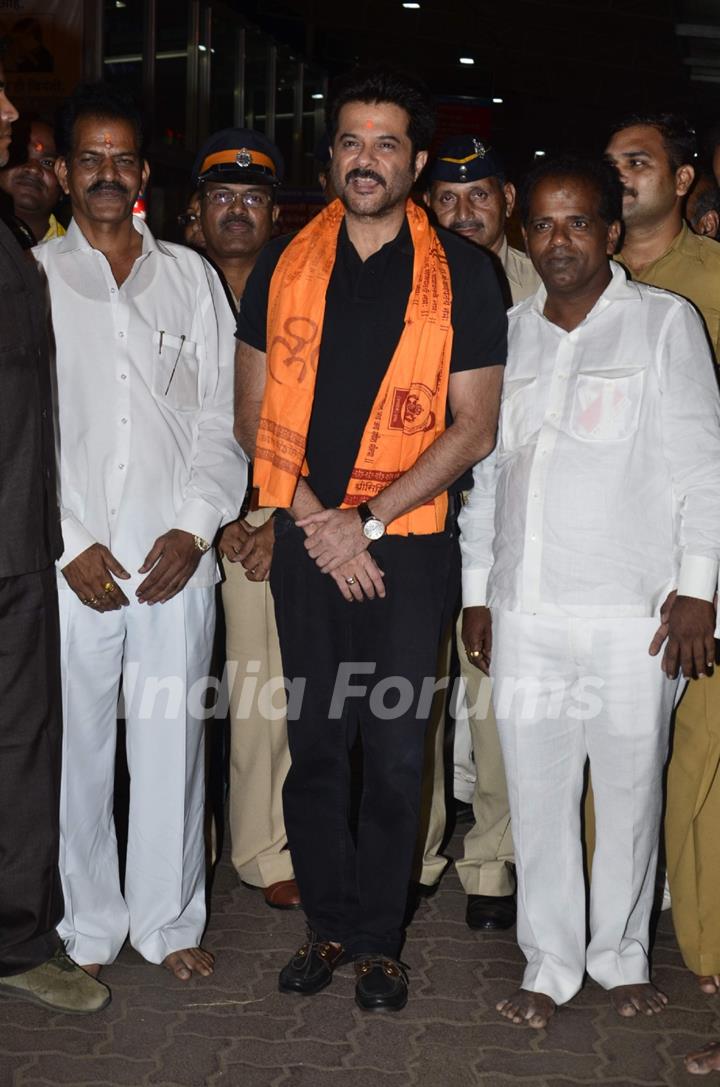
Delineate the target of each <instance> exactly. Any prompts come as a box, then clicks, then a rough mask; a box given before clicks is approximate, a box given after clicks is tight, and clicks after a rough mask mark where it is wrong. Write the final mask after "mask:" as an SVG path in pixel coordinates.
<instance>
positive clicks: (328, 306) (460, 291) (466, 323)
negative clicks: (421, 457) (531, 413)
mask: <svg viewBox="0 0 720 1087" xmlns="http://www.w3.org/2000/svg"><path fill="white" fill-rule="evenodd" d="M438 234H439V236H440V240H441V242H442V245H443V248H444V250H445V253H446V255H447V260H448V267H449V270H450V280H451V284H452V315H451V321H452V327H453V348H452V356H451V360H450V370H451V372H452V373H458V372H460V371H463V370H477V369H479V368H481V367H484V366H497V365H501V364H503V363H504V362H505V357H506V354H507V318H506V316H505V306H504V304H503V299H502V294H501V291H500V287H499V285H498V280H497V276H496V274H495V270H494V268H493V267H492V264H491V262H490V260H489V258H488V257H487V255H486V254H485V253H483V251H482V250H481V249H480V248H478V247H477V246H472V245H468V244H467V242H466V241H465V240H464V239H462V238H458V237H456V236H455V235H454V234H451V233H450V232H449V231H445V230H439V231H438ZM292 237H293V236H292V235H286V236H285V237H281V238H275V239H273V241H271V242H270V243H269V244H268V245H267V246H266V248H265V249H264V250H263V252H262V253H261V254H260V256H259V257H258V260H257V262H256V264H255V267H254V268H253V270H252V272H251V273H250V277H249V279H248V281H247V284H246V286H245V293H244V294H243V297H242V303H241V306H240V315H239V318H238V325H237V337H238V339H240V340H242V341H243V342H244V343H247V344H249V345H250V346H251V347H255V348H257V350H258V351H265V350H266V347H267V335H266V332H267V327H266V326H267V308H268V295H269V290H270V280H271V279H272V275H273V272H274V271H275V267H276V265H277V263H278V261H279V259H280V257H281V255H282V253H283V251H284V250H285V248H286V247H287V246H288V245H289V243H290V242H291V241H292ZM413 256H414V250H413V243H412V237H411V235H410V229H409V227H408V223H407V219H406V220H405V222H404V224H403V226H402V228H401V230H400V232H399V234H398V235H397V237H395V238H394V239H393V241H391V242H388V243H387V244H386V245H384V246H383V247H382V249H380V250H379V251H378V252H377V253H374V254H373V255H372V256H371V257H368V259H367V260H366V261H362V260H361V259H360V257H359V256H358V253H357V250H356V249H355V247H354V246H353V244H352V242H351V241H350V239H349V237H348V234H347V229H346V226H345V223H344V222H343V224H342V226H341V228H340V233H339V235H338V245H337V255H336V258H335V266H334V268H333V271H332V275H331V276H330V282H329V283H328V289H327V294H326V300H325V320H324V323H323V331H322V339H321V343H320V355H319V359H318V369H317V379H316V383H315V396H314V401H313V409H312V414H311V417H310V425H309V428H308V437H307V448H306V457H307V462H308V468H309V476H308V483H309V485H310V487H311V488H312V490H313V491H314V493H315V494H316V495H317V497H318V498H319V500H320V501H321V502H322V504H323V505H324V506H327V507H334V506H338V505H339V504H340V503H341V502H342V500H343V498H344V496H345V491H346V488H347V483H348V480H349V478H350V474H351V472H352V469H353V466H354V464H355V461H356V459H357V453H358V449H359V448H360V442H361V441H362V436H363V432H364V430H365V425H366V423H367V420H368V417H369V415H370V412H371V411H372V406H373V404H374V403H375V399H376V397H377V394H378V391H379V389H380V386H381V384H382V380H383V378H384V376H385V372H386V370H387V368H388V366H389V364H390V361H391V359H392V356H393V354H394V353H395V348H396V347H397V343H398V340H399V339H400V334H401V333H402V330H403V324H404V318H405V311H406V309H407V302H408V297H409V295H410V290H411V288H412V274H413ZM460 482H461V481H458V485H459V484H460ZM464 482H465V481H464V480H463V481H462V483H463V484H464ZM451 489H452V490H455V489H457V487H453V488H451Z"/></svg>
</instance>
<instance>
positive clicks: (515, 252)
mask: <svg viewBox="0 0 720 1087" xmlns="http://www.w3.org/2000/svg"><path fill="white" fill-rule="evenodd" d="M718 248H720V247H718ZM500 261H501V263H502V266H503V268H504V269H505V275H506V276H507V280H508V283H509V284H510V293H511V295H512V300H513V305H514V306H516V305H517V304H518V302H522V301H523V300H524V299H525V298H529V297H530V295H531V294H535V291H536V290H537V289H538V287H539V286H540V276H539V275H538V274H537V272H536V271H535V269H534V267H533V263H532V261H531V260H530V257H528V256H527V255H526V254H525V253H521V252H520V250H519V249H513V248H512V246H510V245H508V241H507V238H505V239H503V245H502V249H501V250H500Z"/></svg>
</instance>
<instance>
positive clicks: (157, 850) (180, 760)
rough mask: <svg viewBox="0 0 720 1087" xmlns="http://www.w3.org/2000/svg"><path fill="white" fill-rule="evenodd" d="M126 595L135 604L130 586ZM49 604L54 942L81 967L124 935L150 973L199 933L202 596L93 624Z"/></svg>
mask: <svg viewBox="0 0 720 1087" xmlns="http://www.w3.org/2000/svg"><path fill="white" fill-rule="evenodd" d="M127 584H128V583H126V585H127ZM123 588H124V589H125V585H123ZM126 594H127V596H128V598H129V599H130V600H131V601H134V586H133V587H132V588H129V589H126ZM59 597H60V629H61V661H62V684H63V717H64V739H63V771H62V788H61V798H60V835H61V838H60V872H61V875H62V885H63V893H64V895H65V916H64V918H63V920H62V923H61V924H60V925H59V926H58V932H59V933H60V936H61V937H62V938H63V939H64V940H65V941H67V950H68V954H69V955H70V956H71V957H72V958H73V959H75V960H76V962H78V963H80V964H81V965H85V964H86V963H108V962H112V961H113V959H114V958H115V957H116V955H117V954H118V952H119V951H120V948H121V947H122V945H123V942H124V941H125V938H126V936H127V935H128V933H129V935H130V942H131V943H132V945H133V947H135V948H136V949H137V950H138V951H139V952H140V954H141V955H143V956H144V957H145V958H146V959H148V960H149V961H150V962H156V963H159V962H162V960H163V959H164V958H165V956H166V955H168V954H169V953H170V952H172V951H178V950H180V949H181V948H185V947H195V946H197V945H198V944H199V942H200V937H201V935H202V932H203V929H204V927H205V848H204V839H203V807H204V792H205V782H204V766H203V762H204V755H203V750H204V749H203V743H202V738H203V724H202V721H201V720H199V717H201V715H202V710H201V699H202V694H201V692H200V688H201V687H202V686H203V683H202V679H203V677H206V676H207V674H208V668H209V664H210V655H211V652H212V640H213V631H214V626H215V590H214V588H193V589H185V590H184V592H181V593H179V594H178V595H177V596H175V597H173V599H172V600H170V601H168V602H167V603H166V604H154V605H153V606H152V607H149V606H148V605H147V604H137V603H135V602H132V603H131V604H130V606H129V607H126V608H122V609H121V610H120V611H114V612H106V613H104V614H101V613H98V612H95V611H93V610H92V608H89V607H86V606H84V605H82V604H81V603H80V601H79V600H78V598H77V597H76V595H75V593H73V592H71V591H70V590H67V589H63V590H61V592H60V593H59ZM121 680H122V690H123V702H124V704H125V711H126V746H127V760H128V767H129V771H130V779H131V783H130V810H129V824H128V846H127V866H126V872H125V895H124V897H123V895H122V894H121V891H120V881H119V877H118V856H117V843H116V840H115V826H114V822H113V785H114V771H115V745H116V732H117V716H118V695H119V692H120V684H121Z"/></svg>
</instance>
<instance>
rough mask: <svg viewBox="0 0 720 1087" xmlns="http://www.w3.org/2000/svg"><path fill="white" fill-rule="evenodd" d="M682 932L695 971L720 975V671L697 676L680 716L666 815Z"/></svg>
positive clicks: (669, 859)
mask: <svg viewBox="0 0 720 1087" xmlns="http://www.w3.org/2000/svg"><path fill="white" fill-rule="evenodd" d="M665 848H666V853H667V874H668V881H669V883H670V895H671V898H672V915H673V923H674V926H675V934H676V936H677V941H678V944H679V945H680V950H681V952H682V956H683V959H684V960H685V964H686V965H687V966H688V967H689V969H690V970H692V971H693V973H695V974H718V973H720V907H719V905H718V902H719V900H720V671H718V670H717V669H716V670H715V672H714V674H713V675H712V677H711V678H710V679H696V680H691V682H690V683H689V684H688V686H687V690H686V691H685V695H684V696H683V699H682V701H681V702H680V705H679V706H678V709H677V713H676V715H675V734H674V740H673V751H672V758H671V759H670V766H669V769H668V781H667V810H666V815H665Z"/></svg>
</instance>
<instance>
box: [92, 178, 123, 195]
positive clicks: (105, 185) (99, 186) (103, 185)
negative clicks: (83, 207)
mask: <svg viewBox="0 0 720 1087" xmlns="http://www.w3.org/2000/svg"><path fill="white" fill-rule="evenodd" d="M96 192H117V193H120V194H121V196H127V195H128V189H127V187H126V186H125V185H123V184H122V183H121V182H120V181H96V182H95V183H94V184H93V185H91V186H90V188H89V189H88V195H92V194H93V193H96Z"/></svg>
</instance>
